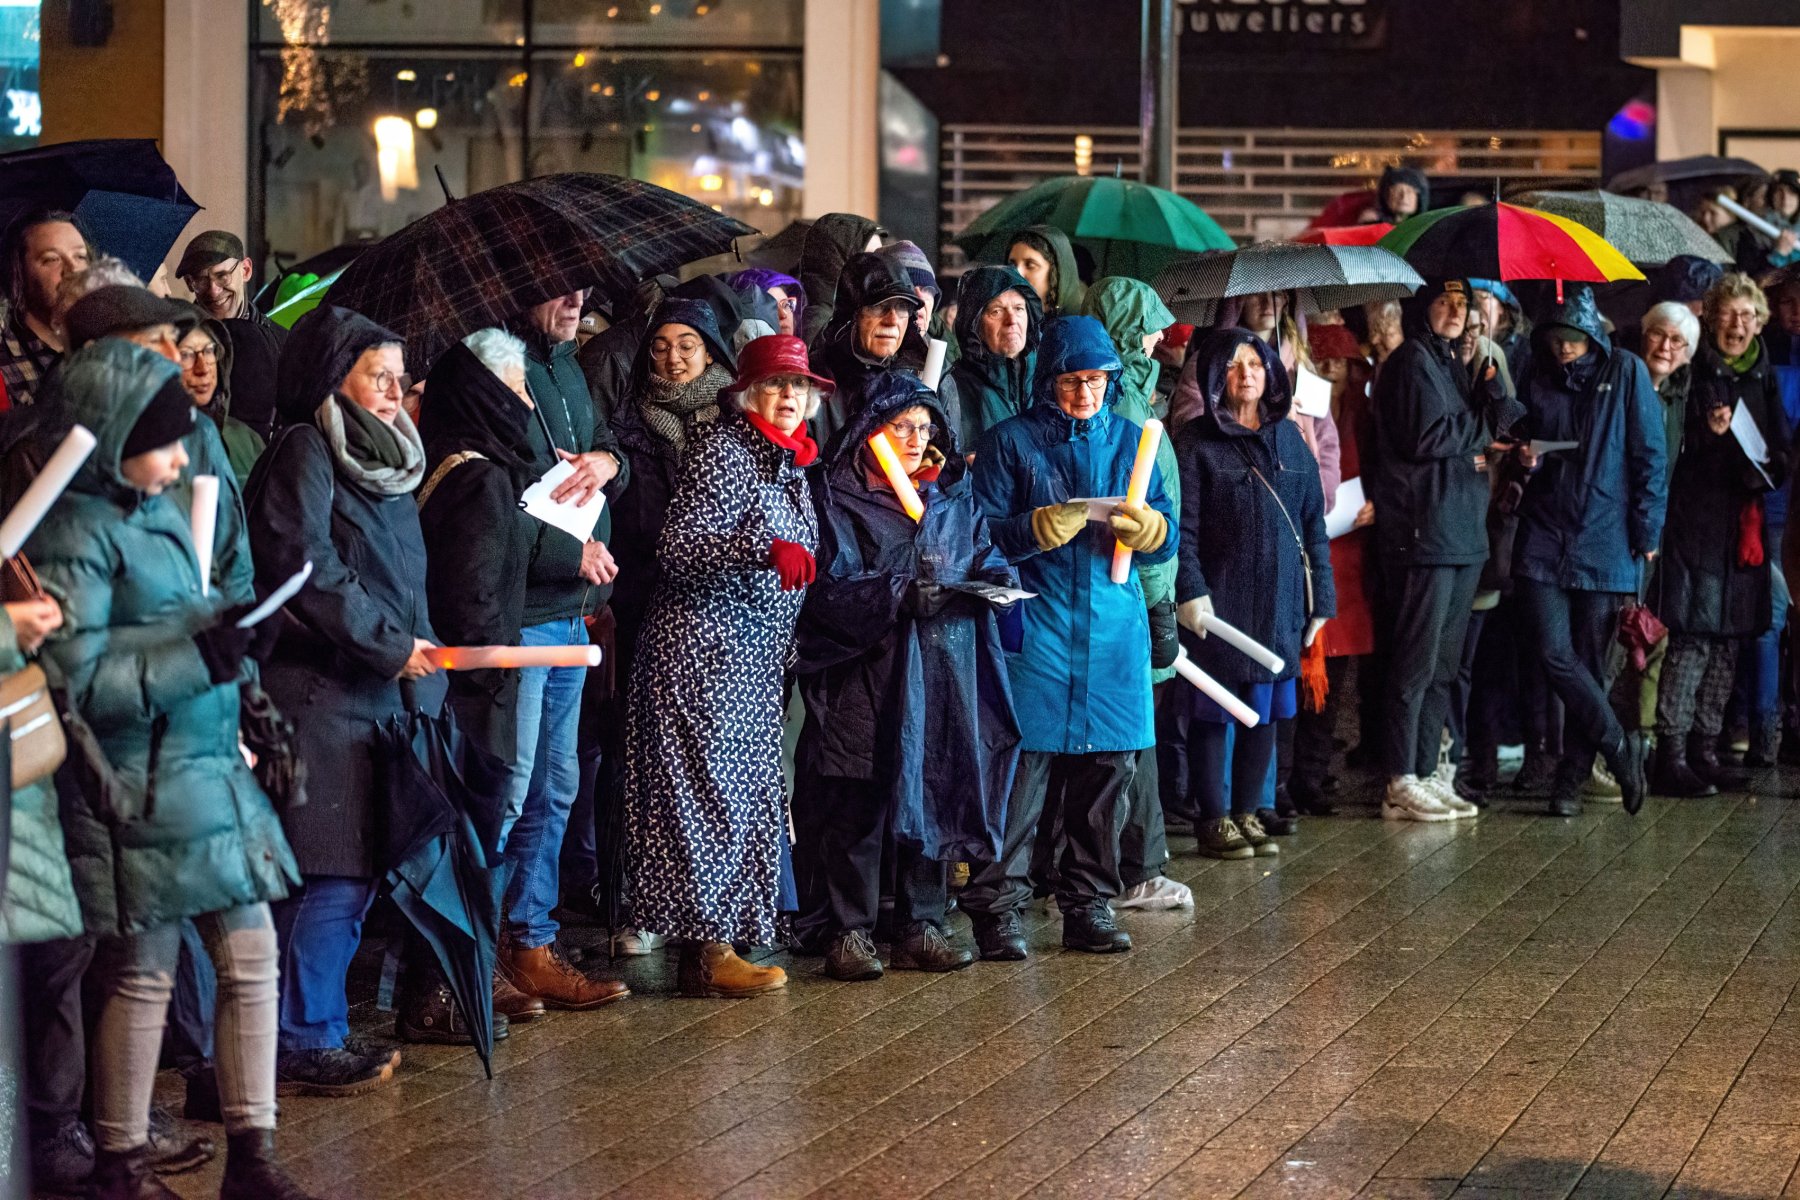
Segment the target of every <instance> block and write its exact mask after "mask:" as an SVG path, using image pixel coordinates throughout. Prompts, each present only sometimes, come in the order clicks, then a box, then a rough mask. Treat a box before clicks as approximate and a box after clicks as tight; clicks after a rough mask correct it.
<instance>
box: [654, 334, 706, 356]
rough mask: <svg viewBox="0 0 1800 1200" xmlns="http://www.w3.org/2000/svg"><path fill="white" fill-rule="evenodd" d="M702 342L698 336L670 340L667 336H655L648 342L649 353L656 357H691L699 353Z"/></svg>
mask: <svg viewBox="0 0 1800 1200" xmlns="http://www.w3.org/2000/svg"><path fill="white" fill-rule="evenodd" d="M702 346H703V343H702V342H701V341H700V339H699V338H685V337H684V338H678V339H676V340H675V341H673V342H671V341H670V340H669V339H668V338H657V339H656V340H655V341H653V342H651V343H650V353H651V354H652V355H654V356H655V357H657V358H668V357H669V356H671V355H673V356H674V357H676V358H692V357H694V355H696V354H698V353H700V350H701V347H702Z"/></svg>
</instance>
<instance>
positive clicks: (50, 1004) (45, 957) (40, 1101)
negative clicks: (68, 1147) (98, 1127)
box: [19, 937, 96, 1137]
mask: <svg viewBox="0 0 1800 1200" xmlns="http://www.w3.org/2000/svg"><path fill="white" fill-rule="evenodd" d="M95 944H96V941H95V939H94V938H91V937H78V938H66V939H62V940H59V941H54V942H38V943H35V944H33V945H29V946H20V947H19V996H20V999H21V1000H22V1001H23V1004H24V1009H25V1107H26V1111H27V1112H29V1113H30V1115H31V1133H32V1136H33V1137H43V1136H47V1135H49V1134H51V1133H54V1132H55V1131H56V1130H57V1129H58V1128H59V1127H61V1126H62V1125H63V1124H65V1123H66V1122H68V1121H72V1120H74V1119H75V1118H76V1117H78V1116H80V1115H81V1097H82V1093H83V1092H84V1091H85V1090H86V1088H87V1034H86V1030H85V1027H84V1024H83V1020H82V1004H81V980H82V976H84V975H85V974H87V969H88V964H89V963H91V962H93V960H94V946H95Z"/></svg>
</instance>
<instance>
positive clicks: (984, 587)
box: [944, 579, 1037, 604]
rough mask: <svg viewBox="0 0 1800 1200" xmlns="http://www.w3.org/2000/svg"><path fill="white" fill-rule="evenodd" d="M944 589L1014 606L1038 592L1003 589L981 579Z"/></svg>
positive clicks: (969, 580)
mask: <svg viewBox="0 0 1800 1200" xmlns="http://www.w3.org/2000/svg"><path fill="white" fill-rule="evenodd" d="M944 587H945V588H946V589H948V590H950V591H952V592H967V593H968V594H969V595H971V596H979V597H980V598H981V599H983V600H986V601H987V602H988V603H989V604H1012V603H1014V602H1015V601H1018V600H1030V599H1031V598H1032V597H1034V596H1036V595H1037V593H1036V592H1028V591H1026V590H1025V589H1024V588H1016V587H1001V586H1000V585H999V584H997V583H983V582H982V581H981V580H979V579H965V580H963V581H962V582H960V583H946V584H945V585H944Z"/></svg>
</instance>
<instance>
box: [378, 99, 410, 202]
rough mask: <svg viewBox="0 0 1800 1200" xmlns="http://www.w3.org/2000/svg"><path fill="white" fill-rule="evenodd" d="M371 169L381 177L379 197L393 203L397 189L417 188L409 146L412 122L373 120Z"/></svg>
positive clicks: (381, 118) (384, 119)
mask: <svg viewBox="0 0 1800 1200" xmlns="http://www.w3.org/2000/svg"><path fill="white" fill-rule="evenodd" d="M374 132H375V168H376V170H377V171H378V172H379V173H380V175H381V198H382V199H383V200H387V201H390V202H391V201H393V200H395V199H397V198H398V197H399V193H400V189H401V188H406V189H408V190H413V189H416V188H417V187H418V186H419V161H418V158H417V156H416V153H415V150H414V145H413V123H412V122H411V121H409V120H407V119H406V118H405V117H377V118H376V119H375V127H374Z"/></svg>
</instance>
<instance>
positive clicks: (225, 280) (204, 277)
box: [182, 258, 244, 292]
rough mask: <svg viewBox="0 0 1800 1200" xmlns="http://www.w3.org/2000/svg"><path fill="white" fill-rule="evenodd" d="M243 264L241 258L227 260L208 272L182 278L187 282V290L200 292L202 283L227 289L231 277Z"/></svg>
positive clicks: (198, 272) (197, 272)
mask: <svg viewBox="0 0 1800 1200" xmlns="http://www.w3.org/2000/svg"><path fill="white" fill-rule="evenodd" d="M243 263H244V260H243V259H241V258H233V259H227V260H226V261H225V262H222V263H220V264H219V265H218V266H216V267H214V268H212V270H210V271H196V272H195V273H194V274H192V275H184V276H182V278H183V279H185V280H186V281H187V285H188V288H189V290H191V291H196V292H197V291H199V290H200V285H201V284H202V283H205V284H209V285H211V286H212V287H216V288H223V287H229V286H230V285H231V277H232V276H233V275H235V274H237V269H238V268H239V267H240V266H242V265H243Z"/></svg>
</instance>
